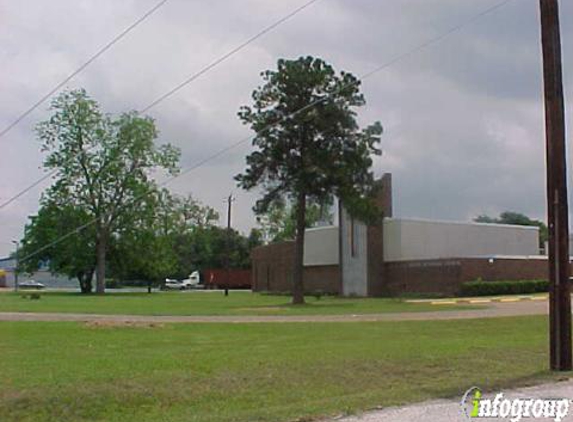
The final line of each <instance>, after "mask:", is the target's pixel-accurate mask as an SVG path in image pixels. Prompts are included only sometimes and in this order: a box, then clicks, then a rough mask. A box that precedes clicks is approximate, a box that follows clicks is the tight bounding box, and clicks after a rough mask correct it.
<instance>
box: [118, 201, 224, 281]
mask: <svg viewBox="0 0 573 422" xmlns="http://www.w3.org/2000/svg"><path fill="white" fill-rule="evenodd" d="M153 198H155V202H151V201H148V202H147V206H148V207H149V209H148V210H146V211H145V212H141V211H140V213H139V215H138V219H137V221H134V223H135V224H131V225H129V226H127V227H126V228H124V229H122V230H121V231H120V232H118V233H117V235H116V236H115V242H112V251H111V252H112V253H110V255H111V261H112V265H111V271H112V273H113V275H114V277H116V278H118V279H122V280H148V281H157V280H161V279H164V278H165V277H170V278H171V277H176V278H183V277H186V276H188V275H189V274H190V273H191V271H193V269H194V268H193V264H192V262H191V261H190V250H191V248H190V246H188V242H183V244H181V240H182V239H185V238H186V237H192V233H193V232H194V231H196V230H201V229H205V228H207V227H211V226H213V224H214V223H215V222H216V221H217V220H218V219H219V215H218V214H217V212H216V211H215V210H214V209H213V208H211V207H208V206H204V205H202V204H201V203H200V202H199V201H197V200H196V199H195V198H193V197H192V196H191V195H189V196H187V197H180V196H176V195H172V194H170V193H169V191H167V190H162V191H161V192H160V194H159V195H157V196H154V197H153ZM142 211H144V210H142ZM182 245H183V247H181V246H182Z"/></svg>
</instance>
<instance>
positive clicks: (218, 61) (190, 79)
mask: <svg viewBox="0 0 573 422" xmlns="http://www.w3.org/2000/svg"><path fill="white" fill-rule="evenodd" d="M166 1H167V0H164V1H163V2H162V3H160V4H159V5H158V6H160V5H161V4H163V3H165V2H166ZM317 1H319V0H310V1H307V2H306V3H304V4H303V5H302V6H299V7H297V8H296V9H294V10H293V11H291V12H290V13H288V14H287V15H285V16H283V17H282V18H280V19H279V20H277V21H275V22H274V23H272V24H271V25H269V26H267V27H265V28H264V29H263V30H261V31H259V32H258V33H257V34H255V35H253V36H252V37H250V38H249V39H247V40H246V41H244V42H243V43H241V44H239V45H238V46H236V47H235V48H233V49H232V50H230V51H228V52H227V53H225V54H223V55H222V56H221V57H219V58H218V59H216V60H214V61H213V62H211V63H209V64H208V65H206V66H204V67H203V68H201V69H200V70H199V71H197V72H195V73H194V74H193V75H191V76H189V77H188V78H187V79H185V80H184V81H183V82H181V83H179V84H178V85H176V86H175V87H174V88H172V89H170V90H169V91H167V92H166V93H165V94H163V95H161V96H159V97H158V98H157V99H155V100H154V101H153V102H151V103H150V104H149V105H147V106H146V107H144V108H142V109H141V110H140V111H138V112H137V114H143V113H145V112H146V111H148V110H149V109H151V108H152V107H155V106H156V105H157V104H159V103H160V102H162V101H164V100H165V99H167V98H168V97H170V96H172V95H173V94H175V93H176V92H177V91H179V90H180V89H182V88H184V87H185V86H187V85H188V84H190V83H191V82H193V81H195V80H196V79H198V78H199V77H200V76H202V75H204V74H205V73H207V72H209V71H210V70H211V69H213V68H214V67H216V66H218V65H219V64H221V63H223V62H224V61H226V60H227V59H229V58H230V57H231V56H233V55H235V54H236V53H238V52H239V51H241V50H242V49H244V48H245V47H247V46H248V45H249V44H251V43H253V42H254V41H256V40H257V39H258V38H260V37H262V36H263V35H265V34H267V33H268V32H270V31H272V30H273V29H275V28H276V27H277V26H279V25H280V24H282V23H284V22H286V21H287V20H289V19H290V18H292V17H293V16H295V15H296V14H298V13H300V12H302V11H303V10H304V9H306V8H307V7H309V6H310V5H312V4H313V3H316V2H317ZM158 6H156V8H158ZM148 13H149V12H148ZM94 59H95V57H94ZM92 61H93V60H92ZM85 66H87V64H86V65H85ZM85 66H84V67H85ZM77 73H79V72H75V73H74V74H77ZM74 74H73V75H71V76H70V77H68V78H67V79H66V80H64V82H62V83H61V84H59V85H58V86H57V87H56V88H55V89H53V90H52V91H50V93H49V94H48V95H46V96H44V97H43V98H42V99H41V100H40V101H39V102H38V103H36V105H35V106H34V107H33V108H31V109H30V110H28V111H27V112H26V113H25V114H23V115H22V116H21V118H19V120H18V121H20V120H22V119H23V118H24V117H25V115H27V114H29V113H30V112H31V111H32V110H34V108H36V107H37V106H38V105H40V104H41V103H42V102H43V101H44V100H46V99H47V98H48V97H49V96H50V95H51V94H53V93H54V92H55V91H57V90H58V89H59V88H60V87H61V86H63V85H64V84H65V82H67V81H68V80H69V79H71V78H72V77H73V76H74ZM18 121H16V122H15V123H13V124H12V127H13V126H15V125H16V124H17V123H18ZM10 129H11V127H8V128H7V129H6V130H5V131H6V132H7V131H8V130H10ZM2 135H3V132H2V133H0V137H2ZM52 174H55V171H52V172H50V173H48V175H47V176H44V177H42V178H41V179H39V180H37V181H36V182H34V183H33V184H32V185H30V186H28V187H27V188H25V189H23V190H22V191H21V192H19V193H18V194H16V195H15V196H14V197H12V198H10V199H9V200H8V201H6V202H4V203H2V204H0V210H1V209H2V208H4V207H5V206H7V205H9V204H10V203H12V202H14V201H15V200H16V199H18V198H19V197H21V196H22V195H24V194H25V193H26V192H28V191H30V190H31V189H32V188H34V187H36V186H37V185H39V184H40V183H41V182H42V181H44V180H46V179H47V178H48V177H49V176H51V175H52Z"/></svg>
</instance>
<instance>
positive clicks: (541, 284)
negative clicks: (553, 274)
mask: <svg viewBox="0 0 573 422" xmlns="http://www.w3.org/2000/svg"><path fill="white" fill-rule="evenodd" d="M547 291H549V282H548V281H547V280H515V281H480V280H478V281H470V282H467V283H464V284H462V289H461V295H462V296H495V295H517V294H529V293H543V292H547Z"/></svg>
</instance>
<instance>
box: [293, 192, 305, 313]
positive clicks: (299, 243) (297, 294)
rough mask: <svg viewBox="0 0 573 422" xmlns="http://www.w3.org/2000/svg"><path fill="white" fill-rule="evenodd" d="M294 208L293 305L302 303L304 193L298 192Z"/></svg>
mask: <svg viewBox="0 0 573 422" xmlns="http://www.w3.org/2000/svg"><path fill="white" fill-rule="evenodd" d="M296 206H297V209H296V242H295V252H294V253H295V256H294V272H293V285H292V303H293V305H303V304H304V282H303V272H304V231H305V229H306V193H304V192H301V193H299V194H298V199H297V205H296Z"/></svg>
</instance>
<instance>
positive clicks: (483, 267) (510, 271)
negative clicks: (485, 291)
mask: <svg viewBox="0 0 573 422" xmlns="http://www.w3.org/2000/svg"><path fill="white" fill-rule="evenodd" d="M386 277H387V288H388V292H389V293H390V294H393V295H398V294H404V293H426V294H427V293H435V294H441V295H456V294H458V293H459V291H460V288H461V285H462V283H465V282H468V281H475V280H477V279H478V278H481V279H482V280H484V281H502V280H536V279H547V278H548V267H547V259H543V258H532V259H517V258H515V259H512V258H494V259H492V260H490V259H488V258H459V259H456V258H453V259H434V260H425V261H404V262H389V263H386Z"/></svg>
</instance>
